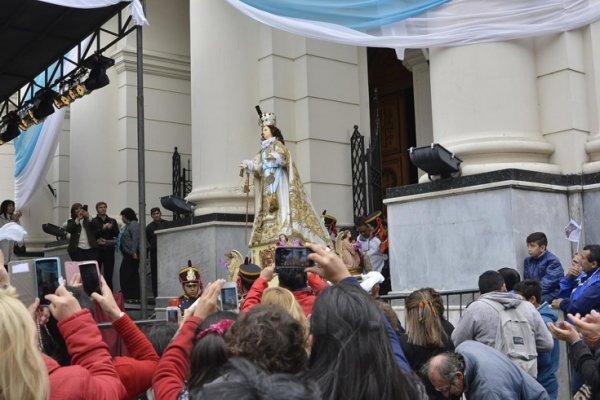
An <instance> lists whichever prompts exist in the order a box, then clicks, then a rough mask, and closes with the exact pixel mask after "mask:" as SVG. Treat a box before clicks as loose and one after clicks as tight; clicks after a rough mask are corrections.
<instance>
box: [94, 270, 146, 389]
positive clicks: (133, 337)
mask: <svg viewBox="0 0 600 400" xmlns="http://www.w3.org/2000/svg"><path fill="white" fill-rule="evenodd" d="M101 291H102V294H98V293H92V298H93V299H94V300H95V301H96V302H97V303H98V304H99V305H100V307H102V309H103V310H104V312H106V314H107V315H108V316H109V318H110V319H111V321H112V324H113V328H114V329H115V330H116V331H117V334H119V336H121V338H122V339H123V342H124V343H125V346H126V347H127V352H128V353H129V357H115V358H113V364H114V366H115V369H116V370H117V374H118V375H119V378H120V379H121V382H123V385H124V386H125V389H126V390H127V396H126V397H125V398H126V399H127V400H135V399H137V398H138V397H139V396H140V395H141V394H143V393H144V392H145V391H146V390H147V389H149V388H150V386H151V385H152V376H153V375H154V372H155V370H156V366H157V365H158V354H156V351H155V350H154V347H153V346H152V343H150V341H149V340H148V338H146V335H144V333H143V332H142V331H141V330H140V329H139V328H138V327H137V325H136V324H135V323H134V322H133V321H132V320H131V318H130V317H129V316H128V315H127V314H125V313H124V312H123V311H121V309H120V308H119V306H118V305H117V302H116V301H115V298H114V297H113V294H112V291H111V290H110V287H109V286H108V284H107V283H106V281H105V280H104V277H102V288H101Z"/></svg>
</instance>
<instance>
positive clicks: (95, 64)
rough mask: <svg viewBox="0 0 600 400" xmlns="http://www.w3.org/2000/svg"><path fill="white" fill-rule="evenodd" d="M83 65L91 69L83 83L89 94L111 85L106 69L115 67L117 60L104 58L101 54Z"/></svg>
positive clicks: (85, 61) (88, 59)
mask: <svg viewBox="0 0 600 400" xmlns="http://www.w3.org/2000/svg"><path fill="white" fill-rule="evenodd" d="M82 65H83V66H84V67H86V68H89V69H90V74H89V76H88V78H87V79H86V80H85V81H84V82H83V86H84V87H85V89H86V90H87V91H89V92H91V91H92V90H96V89H100V88H103V87H104V86H106V85H108V84H109V83H110V80H109V79H108V75H106V69H107V68H110V67H112V66H113V65H115V60H113V59H112V58H108V57H104V56H103V55H100V54H94V55H93V56H91V57H89V58H87V59H86V60H84V61H83V63H82Z"/></svg>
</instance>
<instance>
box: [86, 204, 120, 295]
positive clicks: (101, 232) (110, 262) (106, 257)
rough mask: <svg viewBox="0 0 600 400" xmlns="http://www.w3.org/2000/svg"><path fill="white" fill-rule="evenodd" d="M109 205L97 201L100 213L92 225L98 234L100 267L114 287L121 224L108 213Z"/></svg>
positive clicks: (107, 280)
mask: <svg viewBox="0 0 600 400" xmlns="http://www.w3.org/2000/svg"><path fill="white" fill-rule="evenodd" d="M107 208H108V206H107V204H106V202H104V201H99V202H98V203H96V212H97V213H98V215H96V217H95V218H94V219H92V227H93V229H94V233H95V234H96V243H98V267H100V268H101V270H102V275H104V279H105V280H106V283H107V284H108V287H110V289H111V290H112V289H113V271H114V267H115V243H116V241H117V236H119V225H118V224H117V221H116V220H115V219H114V218H111V217H109V216H108V215H107V214H106V210H107Z"/></svg>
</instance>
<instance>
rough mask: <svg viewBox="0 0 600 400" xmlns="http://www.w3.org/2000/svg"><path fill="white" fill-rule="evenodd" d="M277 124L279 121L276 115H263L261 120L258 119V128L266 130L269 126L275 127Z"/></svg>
mask: <svg viewBox="0 0 600 400" xmlns="http://www.w3.org/2000/svg"><path fill="white" fill-rule="evenodd" d="M276 123H277V119H276V118H275V114H274V113H262V114H261V116H260V118H259V119H258V126H260V127H261V128H264V127H265V126H267V125H273V126H275V125H276Z"/></svg>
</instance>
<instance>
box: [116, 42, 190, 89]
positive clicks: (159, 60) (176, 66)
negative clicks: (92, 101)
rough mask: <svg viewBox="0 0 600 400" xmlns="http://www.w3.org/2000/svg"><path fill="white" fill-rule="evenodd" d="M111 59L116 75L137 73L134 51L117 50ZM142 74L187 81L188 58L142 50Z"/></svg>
mask: <svg viewBox="0 0 600 400" xmlns="http://www.w3.org/2000/svg"><path fill="white" fill-rule="evenodd" d="M112 57H113V58H114V59H115V70H116V71H117V73H119V74H120V73H122V72H135V71H137V52H136V51H135V50H134V49H130V48H124V49H121V50H118V51H116V52H115V53H114V54H113V55H112ZM144 73H146V74H151V75H156V76H161V77H164V78H174V79H181V80H185V81H189V80H190V76H191V66H190V57H187V56H181V55H176V54H169V53H162V52H158V51H153V50H144Z"/></svg>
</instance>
